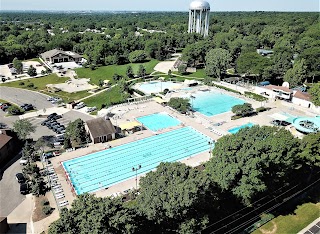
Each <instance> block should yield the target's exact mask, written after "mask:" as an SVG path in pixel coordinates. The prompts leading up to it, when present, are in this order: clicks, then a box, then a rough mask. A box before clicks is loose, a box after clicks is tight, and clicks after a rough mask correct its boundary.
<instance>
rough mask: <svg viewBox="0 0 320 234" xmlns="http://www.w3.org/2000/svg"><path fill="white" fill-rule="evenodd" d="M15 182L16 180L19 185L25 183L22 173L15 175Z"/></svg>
mask: <svg viewBox="0 0 320 234" xmlns="http://www.w3.org/2000/svg"><path fill="white" fill-rule="evenodd" d="M16 180H17V181H18V182H19V183H20V184H21V183H23V182H25V181H26V179H25V178H24V176H23V174H22V173H17V174H16Z"/></svg>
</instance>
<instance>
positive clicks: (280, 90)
mask: <svg viewBox="0 0 320 234" xmlns="http://www.w3.org/2000/svg"><path fill="white" fill-rule="evenodd" d="M265 88H266V89H269V90H272V94H271V95H270V96H271V97H274V98H280V99H284V100H291V98H292V94H293V91H292V90H291V89H289V88H287V87H284V86H276V85H267V86H265Z"/></svg>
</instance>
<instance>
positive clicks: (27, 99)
mask: <svg viewBox="0 0 320 234" xmlns="http://www.w3.org/2000/svg"><path fill="white" fill-rule="evenodd" d="M47 97H48V96H47V95H45V94H41V93H38V92H33V91H29V90H25V89H19V88H11V87H5V86H0V99H3V100H6V101H8V102H12V103H15V104H17V105H19V106H20V105H22V104H24V103H30V104H32V105H34V106H35V107H36V108H37V109H38V110H40V109H43V108H49V107H52V106H53V105H52V104H51V103H50V102H48V101H47Z"/></svg>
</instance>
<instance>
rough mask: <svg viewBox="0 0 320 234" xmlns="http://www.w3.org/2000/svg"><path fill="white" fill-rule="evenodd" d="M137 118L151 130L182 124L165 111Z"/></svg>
mask: <svg viewBox="0 0 320 234" xmlns="http://www.w3.org/2000/svg"><path fill="white" fill-rule="evenodd" d="M137 120H138V121H139V122H140V123H142V124H143V125H144V126H146V127H147V128H148V129H150V130H151V131H158V130H160V129H164V128H170V127H174V126H178V125H179V124H181V122H180V121H179V120H177V119H176V118H173V117H171V116H170V115H168V114H167V113H165V112H162V113H156V114H152V115H146V116H142V117H139V118H137Z"/></svg>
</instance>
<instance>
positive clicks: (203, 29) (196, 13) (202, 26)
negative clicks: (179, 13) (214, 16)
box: [188, 0, 210, 37]
mask: <svg viewBox="0 0 320 234" xmlns="http://www.w3.org/2000/svg"><path fill="white" fill-rule="evenodd" d="M209 14H210V4H209V3H208V2H206V1H203V0H195V1H193V2H191V4H190V8H189V26H188V33H194V32H195V33H199V34H201V35H203V36H204V37H206V36H208V34H209Z"/></svg>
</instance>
